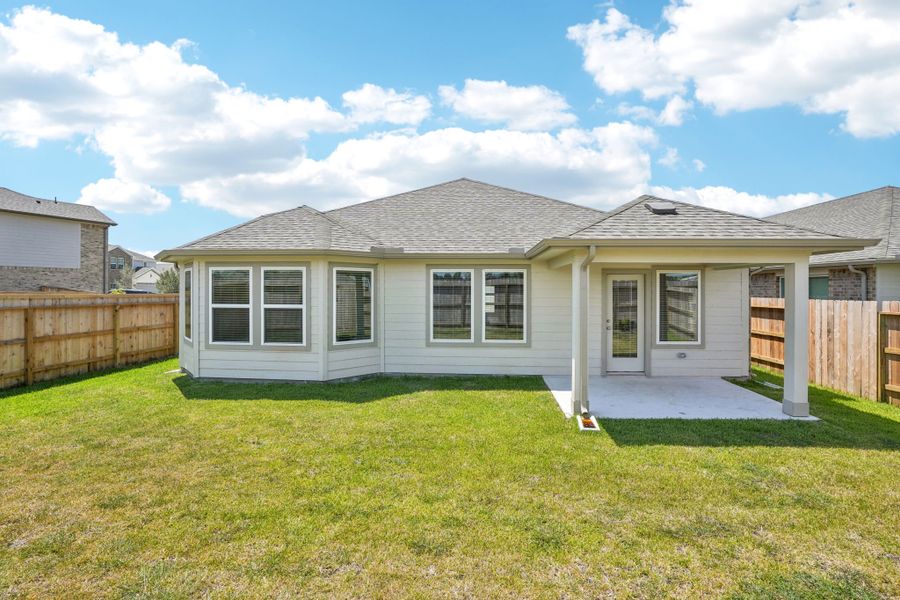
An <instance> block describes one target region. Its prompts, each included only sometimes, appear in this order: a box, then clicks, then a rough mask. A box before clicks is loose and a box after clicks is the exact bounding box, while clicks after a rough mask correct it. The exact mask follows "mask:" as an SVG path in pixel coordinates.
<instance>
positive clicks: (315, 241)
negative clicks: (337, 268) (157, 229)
mask: <svg viewBox="0 0 900 600" xmlns="http://www.w3.org/2000/svg"><path fill="white" fill-rule="evenodd" d="M377 245H378V240H376V239H374V238H372V237H370V236H368V235H366V234H365V233H362V232H360V231H357V230H355V229H354V228H352V227H349V226H346V225H342V224H340V223H338V222H337V221H335V220H334V219H332V218H330V217H329V216H327V215H325V214H324V213H321V212H319V211H317V210H316V209H314V208H311V207H309V206H300V207H298V208H292V209H290V210H285V211H282V212H277V213H272V214H269V215H263V216H261V217H257V218H256V219H253V220H252V221H248V222H246V223H243V224H241V225H237V226H235V227H231V228H230V229H226V230H224V231H220V232H218V233H214V234H212V235H208V236H206V237H204V238H201V239H199V240H196V241H193V242H191V243H189V244H185V245H184V246H181V248H183V249H192V250H242V249H243V250H344V251H361V252H365V251H368V250H370V249H371V248H372V246H377Z"/></svg>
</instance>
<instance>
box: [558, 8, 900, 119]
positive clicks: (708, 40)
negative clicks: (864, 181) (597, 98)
mask: <svg viewBox="0 0 900 600" xmlns="http://www.w3.org/2000/svg"><path fill="white" fill-rule="evenodd" d="M663 20H664V23H665V27H664V28H663V29H662V32H661V33H659V34H656V33H654V32H653V31H651V30H649V29H645V28H643V27H641V26H639V25H637V24H635V23H633V22H632V21H631V20H630V19H629V18H628V17H627V16H626V15H624V14H622V13H621V12H619V11H618V10H616V9H614V8H610V9H609V10H608V11H607V13H606V16H605V18H604V19H602V20H599V19H598V20H594V21H593V22H591V23H587V24H580V25H574V26H572V27H570V28H569V38H570V39H572V40H573V41H575V42H576V43H577V44H578V45H579V46H581V48H582V51H583V54H584V68H585V69H586V70H587V71H588V72H589V73H590V74H591V75H592V76H593V77H594V81H595V82H596V83H597V85H598V86H599V87H600V88H601V89H603V90H604V91H606V92H607V93H620V92H628V91H633V90H636V91H639V92H641V93H642V94H643V96H644V97H645V98H648V99H658V98H666V97H672V96H675V95H677V94H682V95H683V94H685V93H686V90H687V89H688V88H689V87H693V89H694V97H695V98H696V100H697V101H699V102H700V103H702V104H704V105H706V106H710V107H712V108H713V109H714V110H715V111H717V112H718V113H727V112H729V111H744V110H751V109H758V108H768V107H774V106H780V105H795V106H798V107H800V108H801V109H802V110H804V111H807V112H810V113H828V114H842V115H843V117H844V123H843V127H844V128H845V129H846V130H847V131H848V132H849V133H851V134H852V135H854V136H857V137H872V136H889V135H893V134H896V133H898V132H900V103H898V102H897V101H896V98H898V97H900V35H897V32H898V31H900V9H898V5H897V3H896V2H890V1H886V0H856V1H853V2H851V1H849V0H846V1H842V0H827V1H823V0H768V1H766V2H758V1H757V0H731V1H729V2H721V1H719V0H684V1H680V2H673V3H672V4H670V5H668V6H667V7H666V9H665V10H664V11H663Z"/></svg>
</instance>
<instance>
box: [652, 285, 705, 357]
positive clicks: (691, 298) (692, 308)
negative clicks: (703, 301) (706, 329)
mask: <svg viewBox="0 0 900 600" xmlns="http://www.w3.org/2000/svg"><path fill="white" fill-rule="evenodd" d="M658 277H659V280H658V290H657V298H658V301H659V306H658V310H659V312H658V315H659V322H658V323H657V332H658V336H659V339H658V341H659V342H663V343H696V342H698V341H700V273H699V272H697V271H687V272H683V273H682V272H680V273H672V272H670V273H659V276H658Z"/></svg>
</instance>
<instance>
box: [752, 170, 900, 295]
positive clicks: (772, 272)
mask: <svg viewBox="0 0 900 600" xmlns="http://www.w3.org/2000/svg"><path fill="white" fill-rule="evenodd" d="M767 220H769V221H775V222H776V223H783V224H785V225H793V226H796V227H804V228H806V229H812V230H815V231H822V232H825V233H831V234H834V235H842V236H847V237H869V238H879V239H880V240H881V241H880V243H878V244H877V245H875V246H871V247H869V248H865V249H863V250H855V251H853V252H835V253H831V254H818V255H815V256H812V257H811V258H810V259H809V297H810V298H822V299H831V300H879V301H881V300H900V188H898V187H895V186H885V187H882V188H878V189H877V190H872V191H869V192H863V193H861V194H854V195H852V196H847V197H844V198H838V199H836V200H830V201H828V202H822V203H820V204H814V205H812V206H807V207H805V208H798V209H797V210H791V211H788V212H784V213H780V214H777V215H772V216H771V217H767ZM750 282H751V283H750V293H751V295H752V296H761V297H768V298H777V297H783V296H784V269H782V268H781V267H780V266H773V267H766V268H764V269H758V270H755V271H754V272H753V273H752V275H751V278H750Z"/></svg>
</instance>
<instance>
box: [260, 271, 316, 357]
mask: <svg viewBox="0 0 900 600" xmlns="http://www.w3.org/2000/svg"><path fill="white" fill-rule="evenodd" d="M262 273H263V300H262V301H263V343H264V344H303V318H304V314H303V313H304V275H305V274H306V271H305V270H304V269H302V268H295V269H263V271H262Z"/></svg>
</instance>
